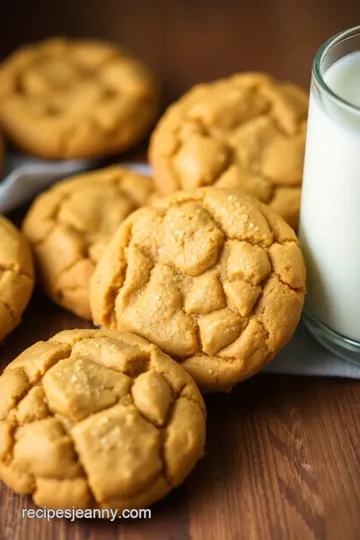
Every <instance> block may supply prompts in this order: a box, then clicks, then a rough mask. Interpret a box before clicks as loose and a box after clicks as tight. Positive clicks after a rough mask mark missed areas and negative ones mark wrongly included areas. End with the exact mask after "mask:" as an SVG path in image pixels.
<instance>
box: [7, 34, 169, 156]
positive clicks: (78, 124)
mask: <svg viewBox="0 0 360 540" xmlns="http://www.w3.org/2000/svg"><path fill="white" fill-rule="evenodd" d="M0 104H1V107H0V121H1V123H2V126H3V128H4V131H5V132H6V134H7V135H8V136H9V137H10V138H11V139H12V140H13V142H14V143H15V144H17V145H18V146H19V147H20V148H21V149H23V150H25V151H27V152H30V153H32V154H35V155H37V156H40V157H44V158H55V159H67V158H81V157H95V156H102V155H104V154H111V153H116V152H119V151H122V150H124V149H127V148H129V147H131V146H132V145H134V144H136V143H137V142H138V141H139V140H140V139H141V138H142V137H143V136H144V135H145V134H146V132H147V130H148V129H149V127H150V125H151V123H152V122H153V120H154V118H155V116H156V113H157V110H158V89H157V84H156V82H155V80H154V78H153V76H152V74H151V73H150V72H149V71H148V70H147V68H146V67H145V66H143V65H142V64H141V63H140V62H139V61H138V60H136V59H134V58H133V57H131V56H130V55H128V54H127V53H125V52H124V51H122V50H121V49H119V48H118V47H117V46H116V45H114V44H110V43H105V42H101V41H85V40H83V41H81V40H80V41H75V40H67V39H62V38H54V39H49V40H47V41H43V42H40V43H38V44H34V45H28V46H26V47H21V48H20V49H19V50H17V51H15V53H13V54H12V55H10V57H9V58H8V59H6V60H5V61H4V62H3V63H2V65H1V66H0Z"/></svg>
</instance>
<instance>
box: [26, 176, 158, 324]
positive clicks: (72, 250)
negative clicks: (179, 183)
mask: <svg viewBox="0 0 360 540" xmlns="http://www.w3.org/2000/svg"><path fill="white" fill-rule="evenodd" d="M153 187H154V185H153V180H152V179H151V178H149V177H148V176H144V175H141V174H138V173H135V172H132V171H130V170H129V169H125V168H122V167H118V166H112V167H108V168H105V169H99V170H97V171H93V172H88V173H84V174H81V175H78V176H75V177H73V178H70V179H68V180H65V181H63V182H60V183H59V184H56V185H55V186H54V187H52V188H51V189H50V190H49V191H47V192H45V193H43V194H42V195H40V196H39V197H38V198H37V199H36V200H35V202H34V204H33V205H32V207H31V208H30V210H29V212H28V214H27V216H26V217H25V221H24V224H23V230H24V233H25V234H26V236H27V237H28V239H29V240H30V243H31V244H32V247H33V251H34V253H35V257H36V263H37V269H38V275H39V282H40V286H41V287H42V288H43V290H44V291H45V292H46V293H47V294H48V295H49V296H50V298H52V299H53V300H54V302H56V303H58V304H59V305H61V306H63V307H65V308H66V309H69V310H70V311H73V312H74V313H76V314H77V315H79V316H80V317H84V318H85V319H91V312H90V305H89V290H88V289H89V280H90V277H91V275H92V274H93V271H94V269H95V265H96V263H97V261H98V259H99V256H100V254H101V253H102V251H103V249H104V247H105V246H106V244H107V243H108V241H109V240H110V238H111V236H112V235H113V233H114V232H115V231H116V229H117V228H118V226H119V225H120V223H121V222H122V221H123V220H124V219H125V218H126V217H127V216H128V215H129V214H130V213H131V212H133V211H134V210H136V209H137V208H139V206H142V205H144V204H146V203H147V202H148V199H149V197H150V196H151V194H152V193H153Z"/></svg>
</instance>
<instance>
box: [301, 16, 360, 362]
mask: <svg viewBox="0 0 360 540" xmlns="http://www.w3.org/2000/svg"><path fill="white" fill-rule="evenodd" d="M348 55H351V56H348ZM344 57H347V58H346V59H345V60H344ZM335 63H336V65H335V66H334V64H335ZM341 64H342V65H343V66H345V68H346V69H345V68H344V70H340V69H339V66H340V65H341ZM345 64H346V65H345ZM335 83H336V84H335ZM334 88H336V90H334ZM299 236H300V242H301V245H302V248H303V252H304V255H305V259H306V263H307V269H308V295H307V299H306V304H305V310H304V321H305V324H306V326H307V327H308V328H309V330H310V331H311V333H312V334H313V335H314V336H315V338H316V339H317V340H318V341H320V342H321V343H322V344H323V345H324V346H325V347H327V348H328V349H330V350H332V351H334V352H335V353H336V354H338V355H339V356H341V357H342V358H345V359H347V360H350V361H352V362H356V363H360V26H357V27H355V28H352V29H350V30H346V31H344V32H341V33H340V34H338V35H336V36H334V37H333V38H331V39H329V40H328V41H327V42H326V43H325V44H324V45H322V47H320V49H319V51H318V52H317V54H316V56H315V60H314V63H313V69H312V81H311V90H310V108H309V123H308V132H307V139H306V153H305V167H304V180H303V189H302V199H301V212H300V229H299Z"/></svg>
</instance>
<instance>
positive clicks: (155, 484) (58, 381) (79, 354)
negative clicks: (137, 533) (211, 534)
mask: <svg viewBox="0 0 360 540" xmlns="http://www.w3.org/2000/svg"><path fill="white" fill-rule="evenodd" d="M204 443H205V406H204V403H203V400H202V398H201V395H200V392H199V390H198V389H197V387H196V385H195V383H194V381H193V379H192V378H191V377H190V376H189V375H188V374H187V373H186V372H185V371H184V370H183V369H182V368H181V367H180V366H179V365H178V364H177V363H176V362H174V361H173V360H172V359H171V358H170V357H169V356H166V355H165V354H163V353H162V352H160V350H159V349H158V348H157V347H156V346H155V345H152V344H150V343H148V342H147V341H145V340H144V339H142V338H140V337H138V336H135V335H134V334H130V333H125V332H124V333H119V332H116V331H111V330H107V331H100V330H65V331H64V332H60V333H59V334H57V335H56V336H54V337H53V338H51V339H50V340H49V341H41V342H38V343H36V344H35V345H33V346H32V347H30V348H29V349H27V350H26V351H24V352H23V353H22V354H21V355H20V356H19V357H18V358H17V359H16V360H14V361H13V362H12V363H11V364H9V365H8V366H7V368H6V369H5V372H4V373H3V375H2V376H1V377H0V478H1V479H2V480H3V481H4V482H5V483H6V484H7V485H8V486H10V487H11V488H12V489H13V490H14V491H16V492H18V493H29V494H32V496H33V499H34V501H35V503H36V504H38V505H40V506H48V507H50V508H54V509H57V508H72V506H73V505H74V506H75V507H76V508H88V507H90V508H92V507H100V508H114V509H119V510H120V511H121V510H123V509H124V508H128V509H131V508H147V507H148V506H149V505H150V504H152V503H153V502H155V501H157V500H158V499H161V498H162V497H164V496H165V495H166V494H167V493H168V492H169V491H170V490H171V489H173V488H174V487H175V486H178V485H179V484H181V483H182V482H183V481H184V479H185V478H186V476H187V475H188V474H189V473H190V471H191V470H192V468H193V467H194V465H195V464H196V462H197V461H198V459H199V458H200V457H201V456H202V455H203V453H204Z"/></svg>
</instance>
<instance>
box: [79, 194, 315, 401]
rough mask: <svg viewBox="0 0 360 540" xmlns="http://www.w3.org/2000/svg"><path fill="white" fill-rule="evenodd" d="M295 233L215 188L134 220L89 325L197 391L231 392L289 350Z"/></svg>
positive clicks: (101, 285) (295, 294) (105, 275)
mask: <svg viewBox="0 0 360 540" xmlns="http://www.w3.org/2000/svg"><path fill="white" fill-rule="evenodd" d="M304 291H305V267H304V262H303V257H302V254H301V251H300V248H299V247H298V240H297V238H296V235H295V233H294V232H293V230H292V229H291V228H290V227H289V226H288V225H287V224H286V223H285V222H284V221H283V220H282V219H281V218H280V217H278V216H277V214H275V213H274V212H272V210H271V209H269V208H268V207H267V206H265V205H263V204H261V203H260V202H259V201H258V200H256V199H254V198H252V197H250V196H247V195H244V194H242V193H241V192H240V191H229V190H222V189H217V188H203V189H198V190H195V191H189V192H186V191H184V192H178V193H176V194H173V195H172V196H169V197H166V198H164V199H161V200H159V201H158V202H157V203H155V204H154V205H153V206H152V207H147V208H143V209H141V210H138V211H137V212H134V213H133V214H132V215H131V216H129V217H128V218H127V219H126V220H125V222H124V223H123V224H122V225H121V226H120V228H119V230H118V231H117V232H116V233H115V235H114V237H113V239H112V240H111V242H110V243H109V245H108V247H107V248H106V249H105V251H104V253H103V256H102V257H101V259H100V261H99V264H98V266H97V268H96V271H95V273H94V276H93V278H92V283H91V295H90V299H91V307H92V313H93V317H94V321H95V323H98V324H101V325H103V326H105V327H111V328H116V327H118V328H122V327H124V326H125V327H126V328H128V329H131V330H132V331H134V332H136V333H137V334H139V335H141V336H143V337H145V338H147V339H149V340H150V341H152V342H153V343H156V345H158V347H160V348H161V349H162V350H163V351H164V352H167V353H168V354H170V355H171V356H173V357H174V358H175V359H177V360H178V361H179V362H180V363H181V365H182V366H184V368H185V369H187V371H188V372H189V373H190V374H191V375H192V376H193V377H194V379H195V381H196V382H197V383H198V385H199V387H200V389H201V390H203V391H218V390H225V389H230V388H231V387H232V386H233V385H234V384H236V383H237V382H239V381H241V380H242V379H245V378H247V377H250V376H251V375H253V374H254V373H256V372H257V371H259V370H260V369H261V367H262V366H263V365H264V364H265V363H266V362H268V361H269V360H271V359H272V358H273V357H274V356H275V355H276V353H277V352H278V351H279V350H280V349H281V348H282V347H283V346H284V345H285V344H286V343H287V342H288V341H289V339H290V337H291V336H292V334H293V332H294V330H295V327H296V325H297V323H298V321H299V317H300V313H301V309H302V306H303V302H304Z"/></svg>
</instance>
